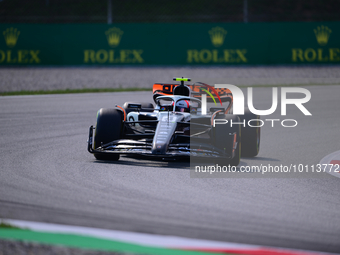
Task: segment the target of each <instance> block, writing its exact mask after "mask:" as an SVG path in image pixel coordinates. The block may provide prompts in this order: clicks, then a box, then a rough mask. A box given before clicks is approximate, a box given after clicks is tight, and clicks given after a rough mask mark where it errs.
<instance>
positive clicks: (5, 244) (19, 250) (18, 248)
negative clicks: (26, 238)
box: [0, 240, 132, 255]
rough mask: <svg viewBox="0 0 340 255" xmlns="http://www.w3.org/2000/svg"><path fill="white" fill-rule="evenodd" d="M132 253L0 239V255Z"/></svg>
mask: <svg viewBox="0 0 340 255" xmlns="http://www.w3.org/2000/svg"><path fill="white" fill-rule="evenodd" d="M123 254H129V255H132V253H119V252H105V251H93V250H91V251H90V250H81V249H75V248H69V247H63V246H52V245H45V244H38V243H32V242H22V241H11V240H0V255H123Z"/></svg>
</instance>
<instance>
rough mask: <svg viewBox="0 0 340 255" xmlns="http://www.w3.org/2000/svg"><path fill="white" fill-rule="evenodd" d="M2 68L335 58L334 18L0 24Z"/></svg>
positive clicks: (339, 25)
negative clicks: (228, 21)
mask: <svg viewBox="0 0 340 255" xmlns="http://www.w3.org/2000/svg"><path fill="white" fill-rule="evenodd" d="M0 29H1V32H2V38H0V66H8V65H11V66H22V65H30V66H34V65H39V66H40V65H69V66H70V65H71V66H79V65H96V66H115V65H135V66H138V65H267V64H331V63H340V22H322V23H315V22H314V23H312V22H311V23H249V24H243V23H202V24H191V23H183V24H170V23H168V24H159V23H158V24H157V23H155V24H132V23H131V24H124V23H117V24H112V25H107V24H1V25H0Z"/></svg>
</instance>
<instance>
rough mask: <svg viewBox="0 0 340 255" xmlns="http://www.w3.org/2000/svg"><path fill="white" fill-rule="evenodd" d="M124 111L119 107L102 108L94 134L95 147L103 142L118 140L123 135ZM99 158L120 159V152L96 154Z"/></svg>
mask: <svg viewBox="0 0 340 255" xmlns="http://www.w3.org/2000/svg"><path fill="white" fill-rule="evenodd" d="M122 122H123V113H122V112H121V111H119V110H117V109H104V108H102V109H100V110H99V111H98V114H97V124H96V129H95V135H94V144H93V146H94V149H97V148H98V147H100V146H101V145H103V144H106V143H109V142H112V141H114V140H118V139H119V138H120V135H121V130H122ZM94 156H95V158H96V159H98V160H111V161H117V160H119V154H115V153H110V154H109V153H108V154H98V153H95V154H94Z"/></svg>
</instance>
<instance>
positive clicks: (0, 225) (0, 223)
mask: <svg viewBox="0 0 340 255" xmlns="http://www.w3.org/2000/svg"><path fill="white" fill-rule="evenodd" d="M0 228H7V229H20V228H18V227H16V226H13V225H11V224H8V223H6V222H3V221H1V222H0Z"/></svg>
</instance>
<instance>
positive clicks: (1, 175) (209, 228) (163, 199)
mask: <svg viewBox="0 0 340 255" xmlns="http://www.w3.org/2000/svg"><path fill="white" fill-rule="evenodd" d="M306 88H307V89H309V90H310V92H311V94H312V99H311V101H310V102H308V103H306V104H305V106H306V108H307V109H308V110H309V111H310V112H311V113H312V114H313V116H304V115H303V114H302V113H301V112H300V111H299V110H298V109H297V108H296V107H294V106H290V107H288V109H287V116H280V111H279V109H280V107H279V108H278V110H277V111H276V112H275V113H274V114H273V115H271V116H270V117H271V118H277V119H287V118H289V119H296V120H297V121H298V123H299V124H298V126H297V127H295V128H284V127H281V126H280V125H277V126H275V127H274V128H272V127H270V125H267V124H266V125H265V126H264V127H263V129H262V140H261V151H260V154H259V155H258V157H256V158H245V159H241V165H260V164H269V163H270V164H272V165H280V164H283V165H289V164H292V163H293V164H304V165H306V164H308V165H315V164H317V163H319V161H320V159H322V158H323V157H324V156H325V155H327V154H330V153H332V152H334V151H337V150H339V147H340V142H339V128H340V118H339V117H340V116H339V115H340V114H339V109H340V106H339V105H340V100H339V95H340V86H310V87H306ZM270 92H271V91H270V89H268V88H256V89H254V93H255V96H256V97H255V99H256V101H255V107H257V108H259V109H266V108H269V107H270V105H271V96H270V95H271V94H270ZM125 101H151V93H149V92H130V93H127V92H123V93H103V94H75V95H53V96H52V95H51V96H50V95H45V96H23V97H19V96H18V97H1V98H0V109H1V110H0V121H1V122H0V123H1V127H0V130H1V137H0V144H1V148H0V151H1V171H0V218H12V219H21V220H32V221H40V222H52V223H61V224H70V225H80V226H89V227H98V228H106V229H115V230H124V231H133V232H145V233H154V234H161V235H175V236H184V237H191V238H200V239H209V240H220V241H228V242H238V243H247V244H258V245H266V246H279V247H287V248H296V249H306V250H315V251H327V252H337V253H340V242H339V236H340V217H339V216H340V213H339V212H340V199H339V194H340V178H336V177H334V176H332V175H329V174H327V173H317V174H314V175H303V174H302V175H299V174H296V175H293V176H290V178H285V177H282V176H275V178H272V176H270V175H268V176H265V177H264V178H191V177H190V168H189V167H188V163H186V162H158V161H156V162H154V161H148V160H146V161H145V160H143V161H142V160H136V159H131V158H126V157H122V158H121V160H120V161H119V162H118V163H110V162H106V161H96V160H95V159H94V157H93V156H92V155H90V154H89V153H88V152H87V151H86V145H87V144H86V140H87V135H88V127H89V126H90V125H92V124H95V118H96V112H97V110H98V109H99V108H102V107H103V108H110V107H113V106H114V105H116V104H119V105H122V104H123V103H124V102H125Z"/></svg>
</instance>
